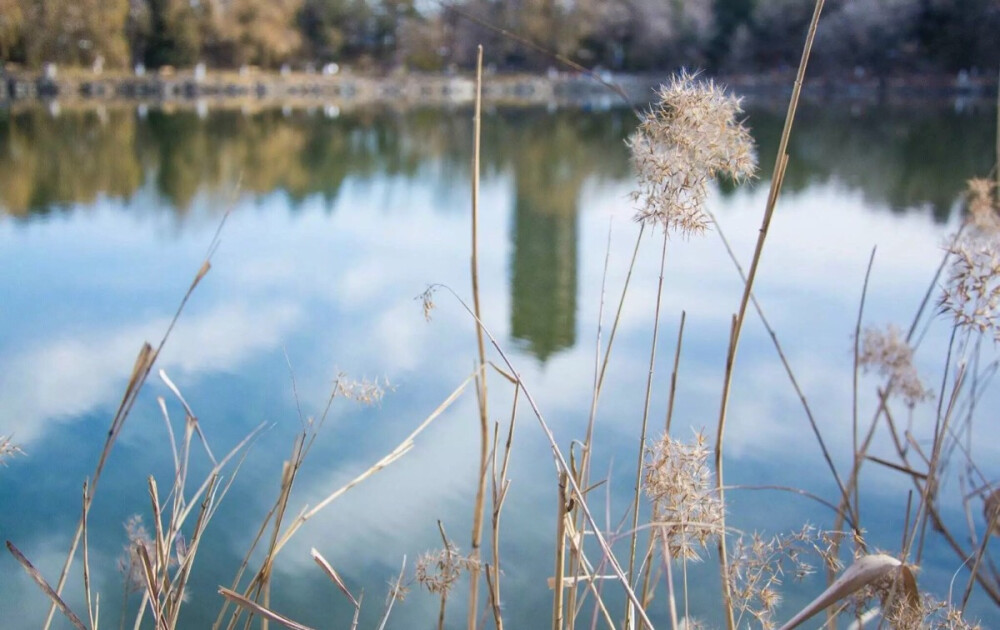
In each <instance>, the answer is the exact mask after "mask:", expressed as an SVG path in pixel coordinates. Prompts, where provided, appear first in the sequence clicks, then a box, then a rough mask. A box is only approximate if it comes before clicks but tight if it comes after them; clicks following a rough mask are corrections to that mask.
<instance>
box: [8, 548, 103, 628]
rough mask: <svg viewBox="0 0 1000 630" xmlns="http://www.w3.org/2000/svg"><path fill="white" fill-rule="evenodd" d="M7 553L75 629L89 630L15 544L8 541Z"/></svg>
mask: <svg viewBox="0 0 1000 630" xmlns="http://www.w3.org/2000/svg"><path fill="white" fill-rule="evenodd" d="M7 551H9V552H10V554H11V555H12V556H14V559H15V560H17V561H18V563H20V565H21V567H22V568H24V570H25V571H26V572H27V574H28V575H29V576H30V577H31V579H32V580H34V581H35V584H37V585H38V586H39V588H41V589H42V592H44V593H45V595H46V596H47V597H48V598H49V599H50V600H51V601H52V605H53V606H54V607H55V608H57V609H58V610H59V612H61V613H62V614H63V615H64V616H65V617H66V619H68V620H69V622H70V623H71V624H72V625H73V627H74V628H76V629H77V630H87V626H85V625H83V621H81V620H80V618H79V617H78V616H77V615H76V613H74V612H73V611H72V610H71V609H70V607H69V606H68V605H67V604H66V602H65V601H63V599H62V598H61V597H60V596H59V593H57V592H56V591H55V589H53V588H52V587H51V586H49V583H48V582H46V581H45V578H44V577H42V574H41V573H40V572H39V571H38V569H36V568H35V567H34V565H32V564H31V562H30V561H28V559H27V558H25V557H24V554H23V553H21V551H20V550H19V549H18V548H17V547H16V546H14V543H12V542H10V541H9V540H8V541H7Z"/></svg>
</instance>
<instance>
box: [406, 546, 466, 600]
mask: <svg viewBox="0 0 1000 630" xmlns="http://www.w3.org/2000/svg"><path fill="white" fill-rule="evenodd" d="M478 564H479V561H478V560H476V559H474V558H470V557H469V556H464V555H462V554H460V553H459V551H458V547H457V546H455V545H454V544H452V543H450V542H449V543H448V547H447V548H445V549H439V550H437V551H428V552H427V553H425V554H424V555H422V556H420V559H418V560H417V566H416V570H415V572H416V578H417V582H419V583H420V584H421V585H422V586H423V587H424V588H426V589H427V590H428V591H430V592H431V593H437V594H438V595H447V594H448V593H450V592H451V589H452V588H454V586H455V584H457V583H458V580H459V578H461V577H462V573H465V572H469V571H471V570H472V569H473V568H474V567H475V566H478Z"/></svg>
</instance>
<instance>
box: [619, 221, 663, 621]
mask: <svg viewBox="0 0 1000 630" xmlns="http://www.w3.org/2000/svg"><path fill="white" fill-rule="evenodd" d="M668 235H669V232H668V231H667V229H666V227H664V229H663V248H662V250H661V252H660V276H659V283H658V284H657V288H656V307H655V308H654V310H653V340H652V342H651V344H650V350H649V372H648V374H647V375H646V397H645V400H644V401H643V409H642V428H641V430H640V431H639V455H638V456H637V457H636V462H637V463H636V471H635V493H634V495H633V498H632V534H631V536H630V537H629V558H628V579H629V584H633V580H634V579H635V551H636V543H637V540H638V531H637V529H636V528H637V527H638V526H639V494H640V493H641V491H642V465H643V461H644V457H643V456H644V455H645V453H646V429H647V426H648V422H649V403H650V400H651V399H652V397H653V366H654V365H655V364H656V342H657V339H658V337H659V332H660V304H661V303H662V301H663V270H664V268H665V267H666V264H667V240H668ZM631 626H632V624H631V618H630V617H626V621H625V627H627V628H630V627H631ZM639 628H642V625H640V626H639Z"/></svg>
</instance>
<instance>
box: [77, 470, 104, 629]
mask: <svg viewBox="0 0 1000 630" xmlns="http://www.w3.org/2000/svg"><path fill="white" fill-rule="evenodd" d="M83 497H84V501H83V516H82V518H81V519H80V523H81V524H82V527H83V532H82V538H83V594H84V597H85V598H86V600H87V618H88V620H89V621H90V628H91V630H97V619H98V617H99V615H100V603H101V598H100V594H98V596H97V612H96V613H95V611H94V600H93V599H92V598H91V596H90V545H89V541H88V539H87V538H88V537H87V517H88V516H89V510H88V506H87V501H86V497H87V480H84V482H83Z"/></svg>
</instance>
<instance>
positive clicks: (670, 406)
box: [642, 218, 714, 603]
mask: <svg viewBox="0 0 1000 630" xmlns="http://www.w3.org/2000/svg"><path fill="white" fill-rule="evenodd" d="M713 220H714V218H713ZM686 320H687V312H686V311H681V323H680V325H679V326H678V329H677V347H676V348H675V349H674V369H673V371H672V372H671V373H670V395H669V397H668V398H667V419H666V422H665V425H666V428H665V430H664V435H670V424H671V420H672V419H673V416H674V398H675V395H676V394H677V374H678V372H679V371H680V363H681V345H682V342H683V341H684V322H685V321H686ZM655 535H656V534H655V532H654V531H652V530H651V531H650V532H649V541H648V543H647V545H646V557H647V558H652V555H653V547H654V546H655V544H656V540H655V538H654V536H655ZM652 567H653V563H652V562H647V563H646V570H645V572H644V573H643V576H642V601H643V603H645V602H647V601H649V597H650V595H649V587H650V581H649V578H650V573H651V571H652Z"/></svg>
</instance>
